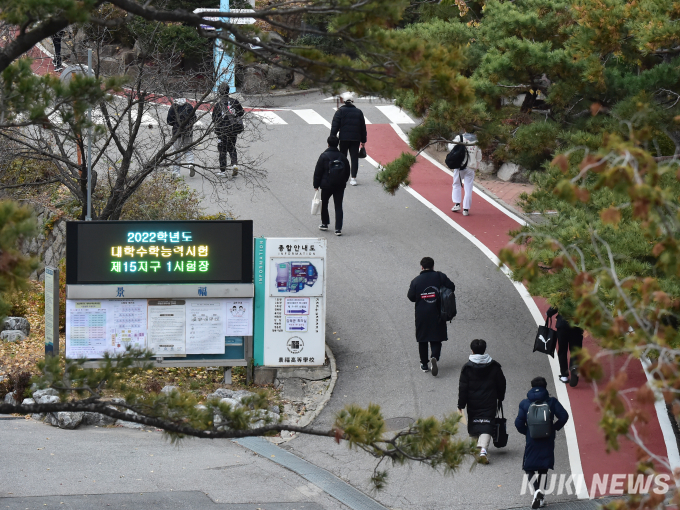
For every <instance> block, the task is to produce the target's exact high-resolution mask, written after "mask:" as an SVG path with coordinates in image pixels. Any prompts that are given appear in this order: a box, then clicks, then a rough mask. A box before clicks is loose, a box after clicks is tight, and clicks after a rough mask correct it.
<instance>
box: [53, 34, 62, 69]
mask: <svg viewBox="0 0 680 510" xmlns="http://www.w3.org/2000/svg"><path fill="white" fill-rule="evenodd" d="M52 44H53V45H54V58H53V59H52V63H53V64H54V67H61V37H59V36H53V37H52Z"/></svg>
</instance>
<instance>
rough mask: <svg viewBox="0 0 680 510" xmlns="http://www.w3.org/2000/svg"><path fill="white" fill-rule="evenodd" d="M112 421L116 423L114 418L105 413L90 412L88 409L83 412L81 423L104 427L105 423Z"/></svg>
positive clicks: (111, 423) (108, 423)
mask: <svg viewBox="0 0 680 510" xmlns="http://www.w3.org/2000/svg"><path fill="white" fill-rule="evenodd" d="M114 423H116V419H115V418H111V417H110V416H106V415H105V414H100V413H91V412H89V411H86V412H84V413H83V425H97V426H100V427H105V426H107V425H113V424H114Z"/></svg>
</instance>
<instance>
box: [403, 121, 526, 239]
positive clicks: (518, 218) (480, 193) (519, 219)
mask: <svg viewBox="0 0 680 510" xmlns="http://www.w3.org/2000/svg"><path fill="white" fill-rule="evenodd" d="M390 125H391V126H392V129H394V131H396V133H397V134H398V135H399V137H400V138H401V139H402V140H404V142H406V145H408V143H409V142H408V136H406V133H404V131H403V130H402V129H401V127H399V126H398V125H397V124H390ZM420 156H422V157H424V158H425V159H426V160H428V161H429V162H430V163H432V164H433V165H434V166H436V167H437V168H439V169H440V170H441V171H442V172H446V173H447V174H448V175H450V176H451V177H452V178H453V172H452V171H451V170H449V169H448V168H446V167H445V166H444V165H442V164H441V163H440V162H439V161H437V160H436V159H434V158H433V157H432V156H430V155H429V154H426V153H425V152H421V153H420ZM472 191H473V192H474V193H476V194H477V195H478V196H479V197H480V198H482V199H484V200H486V201H487V202H489V203H490V204H491V205H493V206H494V207H495V208H496V209H498V210H499V211H501V212H502V213H503V214H505V215H507V216H509V217H510V218H512V219H513V220H515V221H516V222H517V223H519V224H520V225H523V226H524V225H526V224H527V222H526V221H525V220H524V218H522V217H521V216H518V215H516V214H515V213H513V212H512V211H509V210H508V209H506V208H505V207H503V206H502V205H500V204H499V203H498V202H496V201H495V200H494V199H493V198H491V197H490V196H489V195H487V194H486V193H484V192H483V191H479V189H477V187H476V184H475V183H474V182H473V188H472Z"/></svg>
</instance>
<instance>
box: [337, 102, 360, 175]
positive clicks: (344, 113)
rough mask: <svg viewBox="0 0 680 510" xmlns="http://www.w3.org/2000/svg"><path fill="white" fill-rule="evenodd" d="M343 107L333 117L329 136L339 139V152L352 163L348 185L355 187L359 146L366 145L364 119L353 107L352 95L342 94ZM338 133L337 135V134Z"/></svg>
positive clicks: (357, 109)
mask: <svg viewBox="0 0 680 510" xmlns="http://www.w3.org/2000/svg"><path fill="white" fill-rule="evenodd" d="M341 97H342V100H343V101H344V102H345V104H344V105H343V106H341V107H340V108H338V110H337V111H336V112H335V115H333V122H332V123H331V136H337V137H338V138H339V139H340V152H342V153H343V154H344V156H345V157H347V153H348V152H349V158H350V160H351V161H352V177H351V179H350V181H349V183H350V184H351V185H352V186H356V185H357V172H358V171H359V146H361V147H364V148H365V145H366V119H364V114H363V112H362V111H361V110H359V108H357V107H356V106H354V94H352V93H351V92H345V93H344V94H342V96H341ZM338 133H339V134H338Z"/></svg>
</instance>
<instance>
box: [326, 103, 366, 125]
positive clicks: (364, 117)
mask: <svg viewBox="0 0 680 510" xmlns="http://www.w3.org/2000/svg"><path fill="white" fill-rule="evenodd" d="M333 110H335V111H337V110H338V109H337V108H335V107H333ZM364 122H366V124H373V123H372V122H371V121H370V120H368V119H367V118H366V115H364Z"/></svg>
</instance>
